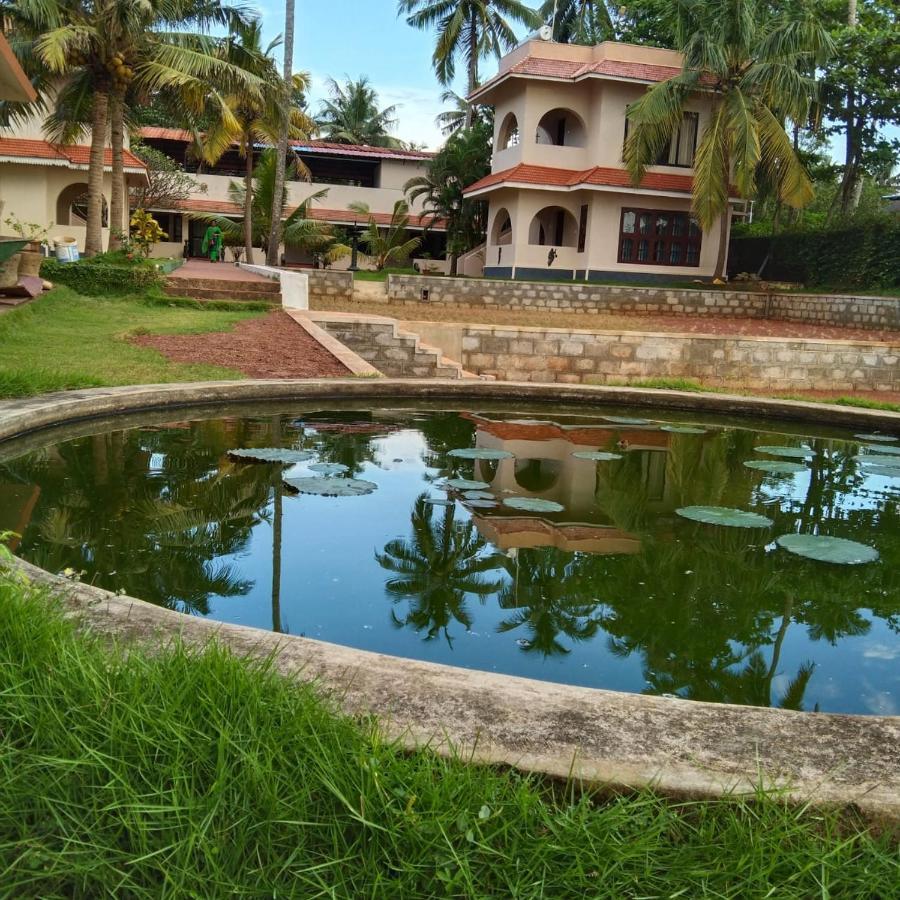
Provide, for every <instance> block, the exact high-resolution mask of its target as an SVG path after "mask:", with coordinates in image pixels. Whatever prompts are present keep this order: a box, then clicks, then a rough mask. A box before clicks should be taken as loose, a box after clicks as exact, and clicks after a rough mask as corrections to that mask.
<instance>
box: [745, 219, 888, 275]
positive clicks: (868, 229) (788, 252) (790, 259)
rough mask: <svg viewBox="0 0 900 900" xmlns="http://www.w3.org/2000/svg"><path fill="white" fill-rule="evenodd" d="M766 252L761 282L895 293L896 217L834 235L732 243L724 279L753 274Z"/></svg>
mask: <svg viewBox="0 0 900 900" xmlns="http://www.w3.org/2000/svg"><path fill="white" fill-rule="evenodd" d="M770 248H771V249H772V256H771V258H770V259H769V261H768V263H767V264H766V267H765V269H764V270H763V273H762V275H763V277H764V278H769V279H776V280H784V281H799V282H802V283H803V284H806V285H809V286H811V287H830V288H845V289H846V288H849V289H854V288H856V289H860V290H877V289H879V288H896V287H900V216H896V217H894V218H893V219H887V220H881V221H878V222H871V223H867V224H865V225H857V226H854V227H853V228H843V229H840V230H835V231H800V232H784V233H782V234H778V235H776V236H775V237H774V238H773V237H772V236H767V237H735V238H732V240H731V248H730V251H729V257H728V272H729V274H731V275H735V274H737V273H738V272H756V271H758V270H759V267H760V266H761V265H762V262H763V260H764V259H765V258H766V254H767V253H768V252H769V249H770Z"/></svg>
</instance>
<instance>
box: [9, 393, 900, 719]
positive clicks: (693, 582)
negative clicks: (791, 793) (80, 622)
mask: <svg viewBox="0 0 900 900" xmlns="http://www.w3.org/2000/svg"><path fill="white" fill-rule="evenodd" d="M228 412H229V413H230V414H228V415H225V414H224V411H221V410H220V411H218V412H217V413H216V414H215V415H214V416H211V415H209V414H208V413H206V414H203V415H206V416H209V417H204V418H197V419H192V418H185V419H183V420H180V421H167V422H166V421H160V420H159V416H158V415H157V416H156V418H155V419H153V420H151V419H148V418H146V417H145V419H144V421H145V422H149V421H152V422H153V423H152V424H144V425H140V426H137V427H127V428H122V427H121V426H118V427H116V429H115V430H113V426H107V428H108V430H105V431H104V430H102V428H101V426H97V425H93V426H81V428H80V431H81V434H80V436H75V437H71V436H68V437H67V436H66V435H59V436H56V437H54V438H53V439H52V441H51V442H50V443H47V441H48V440H50V439H49V438H44V439H43V440H44V445H43V446H40V447H37V449H31V450H29V451H28V452H22V450H21V448H20V449H19V450H16V448H15V446H14V445H7V446H6V447H5V448H0V451H2V453H0V460H2V461H0V532H2V531H4V530H13V531H15V532H17V533H19V534H20V535H21V540H17V541H16V542H15V544H14V549H15V550H16V552H18V553H19V554H20V555H22V556H23V557H24V558H26V559H28V560H30V561H32V562H34V563H37V564H39V565H41V566H44V567H45V568H47V569H50V570H52V571H55V572H60V571H63V570H65V569H71V570H74V571H75V572H77V573H83V574H82V575H81V577H82V579H83V580H84V581H87V582H93V583H96V584H98V585H101V586H103V587H105V588H108V589H110V590H123V591H125V592H126V593H128V594H131V595H133V596H137V597H141V598H143V599H145V600H148V601H150V602H152V603H156V604H160V605H163V606H166V607H170V608H172V609H177V610H180V611H182V612H185V613H188V614H190V615H197V616H208V617H210V618H213V619H218V620H222V621H226V622H233V623H237V624H240V625H251V626H254V627H258V628H268V629H275V630H277V631H282V632H287V633H291V634H297V635H305V636H307V637H311V638H318V639H321V640H324V641H331V642H335V643H340V644H345V645H348V646H352V647H358V648H362V649H366V650H375V651H380V652H383V653H390V654H395V655H399V656H406V657H414V658H417V659H424V660H430V661H434V662H440V663H449V664H453V665H458V666H466V667H470V668H476V669H484V670H489V671H496V672H503V673H507V674H513V675H520V676H526V677H530V678H539V679H545V680H550V681H559V682H566V683H570V684H575V685H585V686H589V687H599V688H608V689H613V690H620V691H631V692H638V693H647V694H657V695H670V696H679V697H684V698H691V699H698V700H709V701H721V702H728V703H738V704H748V705H757V706H770V705H771V706H780V707H788V708H793V709H803V710H809V711H814V710H820V711H829V712H846V713H870V714H872V713H878V714H897V713H898V711H900V703H898V700H900V636H898V629H900V574H898V567H897V563H898V561H900V518H898V499H900V441H898V442H894V441H892V440H888V439H887V438H888V437H889V436H883V435H877V434H876V435H871V436H864V437H855V436H854V435H853V434H851V433H849V432H845V431H840V430H836V429H831V428H828V427H827V426H825V425H823V426H822V427H815V428H814V429H812V430H811V427H810V426H793V425H789V424H785V423H773V422H768V423H765V422H763V423H756V422H754V423H748V422H739V421H724V420H715V419H712V418H705V419H704V418H703V417H700V416H693V415H688V414H683V415H681V416H677V417H676V416H675V414H671V413H670V414H666V415H665V417H664V418H658V417H657V416H656V415H655V414H654V415H653V416H652V420H642V419H641V418H640V416H647V415H648V414H647V412H646V411H644V412H643V413H635V414H634V415H633V416H631V415H626V414H624V413H623V412H622V411H621V410H608V411H604V410H596V409H593V408H592V409H591V410H590V411H589V412H586V411H585V410H584V409H569V410H565V409H562V410H559V409H554V408H549V407H545V408H540V407H538V408H536V409H530V410H522V409H512V410H511V409H510V408H508V407H507V408H506V409H505V410H497V409H492V408H489V407H488V408H486V409H483V410H478V411H473V412H457V411H455V410H451V411H447V410H441V409H435V408H428V407H425V408H423V407H419V408H417V409H411V408H402V407H398V408H384V409H375V410H372V409H368V410H366V409H360V408H351V407H340V406H334V407H330V408H327V409H312V408H308V407H306V408H304V407H295V408H290V409H281V410H269V409H267V408H257V409H256V410H255V411H254V412H253V413H249V414H248V413H247V412H246V411H240V410H236V411H228ZM170 415H171V414H170ZM182 415H185V416H187V415H188V414H187V413H183V414H182ZM191 415H197V416H199V415H201V414H200V413H193V414H191ZM660 415H662V414H660ZM91 431H93V433H87V432H91ZM31 446H32V447H34V446H35V444H34V442H32V444H31ZM254 448H256V449H259V448H269V449H272V448H289V449H292V450H295V451H305V452H300V453H299V454H295V456H294V460H297V461H293V462H291V463H289V464H287V463H279V462H254V461H252V460H250V459H248V457H247V456H246V455H245V456H243V457H239V456H234V455H230V454H229V451H233V450H252V449H254ZM758 448H764V449H758ZM786 448H787V449H786ZM460 449H468V450H472V449H476V450H477V451H479V452H476V453H474V454H473V453H463V454H461V455H456V454H454V453H453V452H452V451H456V450H460ZM480 451H489V452H487V453H482V452H480ZM270 455H271V454H270ZM472 456H474V457H476V458H470V457H472ZM491 457H493V458H491ZM894 460H896V465H894V463H893V461H894ZM748 462H749V463H751V465H746V463H748ZM322 463H327V464H336V465H331V466H326V467H325V469H324V470H323V469H322V467H321V464H322ZM312 478H314V479H316V480H315V481H310V480H309V479H312ZM456 479H463V481H461V482H459V485H460V486H459V488H453V487H450V486H448V482H451V481H453V482H455V480H456ZM348 480H351V481H352V483H351V487H352V485H353V484H355V485H356V488H355V489H356V490H357V491H358V493H356V494H355V495H352V496H329V495H324V496H323V495H321V494H316V493H305V492H304V491H307V490H313V491H321V490H324V491H325V492H326V494H333V493H335V492H338V491H340V490H341V489H342V486H345V485H346V484H347V482H348ZM323 481H324V483H325V486H324V488H323V487H322V483H323ZM358 482H363V483H364V484H363V485H362V486H360V485H359V484H358ZM465 482H471V484H466V483H465ZM298 488H299V490H300V491H301V492H298ZM535 500H537V501H539V502H537V503H535V502H533V501H535ZM431 501H438V502H437V503H434V502H431ZM523 501H525V502H523ZM693 507H716V508H719V507H725V508H728V509H730V510H737V511H742V512H743V513H753V514H755V515H754V516H753V517H750V518H749V519H746V521H745V519H744V518H743V517H741V516H740V515H738V518H737V522H738V523H741V524H729V523H731V522H732V521H734V517H735V515H736V514H735V513H723V512H721V511H720V510H718V509H714V510H711V511H710V510H702V509H701V510H699V511H698V510H696V509H691V508H693ZM688 516H690V518H689V517H688ZM759 517H764V518H763V519H760V518H759ZM698 518H699V519H701V520H703V519H708V520H710V521H709V522H707V521H697V520H696V519H698ZM769 523H771V524H769ZM796 534H800V535H823V536H831V537H837V538H845V539H849V540H852V541H854V542H857V543H858V544H861V545H864V546H863V548H862V550H861V553H860V556H859V557H856V556H855V555H854V554H855V553H856V549H854V548H853V547H851V548H850V550H851V552H850V555H849V557H847V555H846V553H845V554H844V562H847V561H848V559H849V561H850V562H857V558H860V559H861V558H865V557H866V555H867V554H868V561H864V562H858V563H857V564H850V565H847V564H839V563H837V562H830V561H822V560H818V559H811V558H808V557H806V556H801V555H797V553H796V552H794V551H795V550H797V549H799V550H800V551H801V552H806V551H808V550H809V548H807V547H805V545H804V542H803V540H802V539H801V540H800V546H799V547H797V546H795V544H796V539H794V542H795V543H794V544H792V543H791V539H790V538H787V539H784V540H783V541H782V543H781V544H779V542H778V540H777V539H778V538H779V537H782V536H785V535H796ZM846 549H847V548H846V547H842V546H839V547H838V548H837V550H838V551H846ZM857 549H858V548H857ZM833 551H834V548H829V547H826V548H825V552H826V555H828V554H831V553H833ZM813 552H814V553H815V552H818V550H816V549H814V550H813Z"/></svg>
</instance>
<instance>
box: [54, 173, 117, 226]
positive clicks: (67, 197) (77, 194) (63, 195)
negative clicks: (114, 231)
mask: <svg viewBox="0 0 900 900" xmlns="http://www.w3.org/2000/svg"><path fill="white" fill-rule="evenodd" d="M87 199H88V186H87V185H86V184H84V183H81V184H70V185H69V186H68V187H66V188H63V189H62V191H60V194H59V197H57V199H56V224H57V225H87V215H88V213H87ZM102 224H103V227H104V228H106V227H107V226H108V225H109V209H108V207H107V205H106V197H104V198H103V213H102Z"/></svg>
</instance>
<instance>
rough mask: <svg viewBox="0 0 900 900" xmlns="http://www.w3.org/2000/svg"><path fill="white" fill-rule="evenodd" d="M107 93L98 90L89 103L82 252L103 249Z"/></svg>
mask: <svg viewBox="0 0 900 900" xmlns="http://www.w3.org/2000/svg"><path fill="white" fill-rule="evenodd" d="M108 107H109V94H108V93H107V92H106V90H105V89H104V90H98V91H96V92H95V94H94V101H93V103H92V104H91V155H90V162H89V164H88V201H87V229H86V234H85V238H84V255H85V256H96V255H97V254H98V253H102V252H103V155H104V150H105V148H106V118H107V110H108Z"/></svg>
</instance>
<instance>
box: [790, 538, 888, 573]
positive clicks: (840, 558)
mask: <svg viewBox="0 0 900 900" xmlns="http://www.w3.org/2000/svg"><path fill="white" fill-rule="evenodd" d="M776 540H777V543H778V546H779V547H783V548H784V549H785V550H787V551H788V552H789V553H795V554H796V555H797V556H805V557H806V558H807V559H815V560H817V561H818V562H830V563H836V564H837V565H840V566H858V565H861V564H862V563H868V562H874V561H875V560H876V559H878V551H877V550H876V549H875V548H874V547H869V546H868V545H866V544H858V543H857V542H856V541H848V540H847V539H846V538H837V537H828V536H827V535H823V534H783V535H781V537H779V538H777V539H776Z"/></svg>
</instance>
